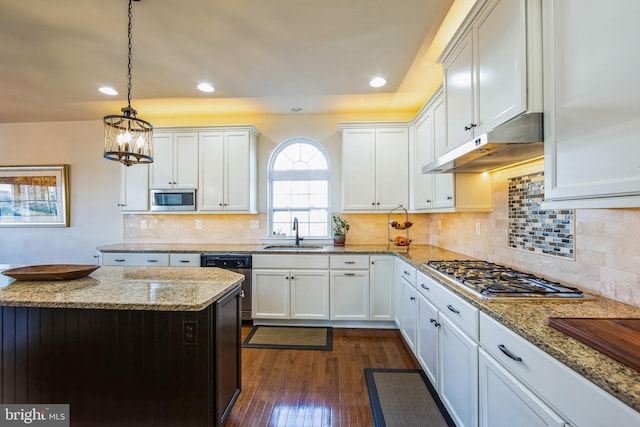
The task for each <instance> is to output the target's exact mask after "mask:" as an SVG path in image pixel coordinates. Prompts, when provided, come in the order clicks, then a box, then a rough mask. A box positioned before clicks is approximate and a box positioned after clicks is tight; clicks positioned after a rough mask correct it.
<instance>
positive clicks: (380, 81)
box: [369, 77, 387, 87]
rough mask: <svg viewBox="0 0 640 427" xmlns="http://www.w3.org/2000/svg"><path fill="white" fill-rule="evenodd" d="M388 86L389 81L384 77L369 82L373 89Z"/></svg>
mask: <svg viewBox="0 0 640 427" xmlns="http://www.w3.org/2000/svg"><path fill="white" fill-rule="evenodd" d="M386 84H387V81H386V80H385V79H384V78H382V77H374V78H373V79H371V81H370V82H369V86H371V87H382V86H384V85H386Z"/></svg>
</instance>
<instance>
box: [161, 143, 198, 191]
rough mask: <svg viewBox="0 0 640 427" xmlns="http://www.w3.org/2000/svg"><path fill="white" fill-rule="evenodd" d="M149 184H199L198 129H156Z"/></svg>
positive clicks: (185, 186)
mask: <svg viewBox="0 0 640 427" xmlns="http://www.w3.org/2000/svg"><path fill="white" fill-rule="evenodd" d="M153 151H154V153H153V163H152V164H151V168H150V173H149V182H150V185H149V187H150V188H198V133H197V132H162V131H156V132H155V134H154V137H153Z"/></svg>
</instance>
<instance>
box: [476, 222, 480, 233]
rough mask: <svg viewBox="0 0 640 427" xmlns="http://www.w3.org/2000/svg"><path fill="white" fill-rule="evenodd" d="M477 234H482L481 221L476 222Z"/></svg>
mask: <svg viewBox="0 0 640 427" xmlns="http://www.w3.org/2000/svg"><path fill="white" fill-rule="evenodd" d="M476 235H477V236H479V235H480V223H479V222H476Z"/></svg>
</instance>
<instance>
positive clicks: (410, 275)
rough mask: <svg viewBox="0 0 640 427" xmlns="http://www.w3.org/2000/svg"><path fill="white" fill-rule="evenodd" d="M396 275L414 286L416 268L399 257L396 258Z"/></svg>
mask: <svg viewBox="0 0 640 427" xmlns="http://www.w3.org/2000/svg"><path fill="white" fill-rule="evenodd" d="M396 277H402V278H403V279H404V280H406V281H407V282H409V283H410V284H411V286H413V287H415V286H416V268H415V267H414V266H412V265H411V264H409V263H408V262H404V261H402V260H401V259H399V258H396Z"/></svg>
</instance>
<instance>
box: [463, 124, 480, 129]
mask: <svg viewBox="0 0 640 427" xmlns="http://www.w3.org/2000/svg"><path fill="white" fill-rule="evenodd" d="M476 126H478V125H477V124H475V123H469V125H468V126H465V127H464V130H471V129H473V128H474V127H476Z"/></svg>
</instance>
